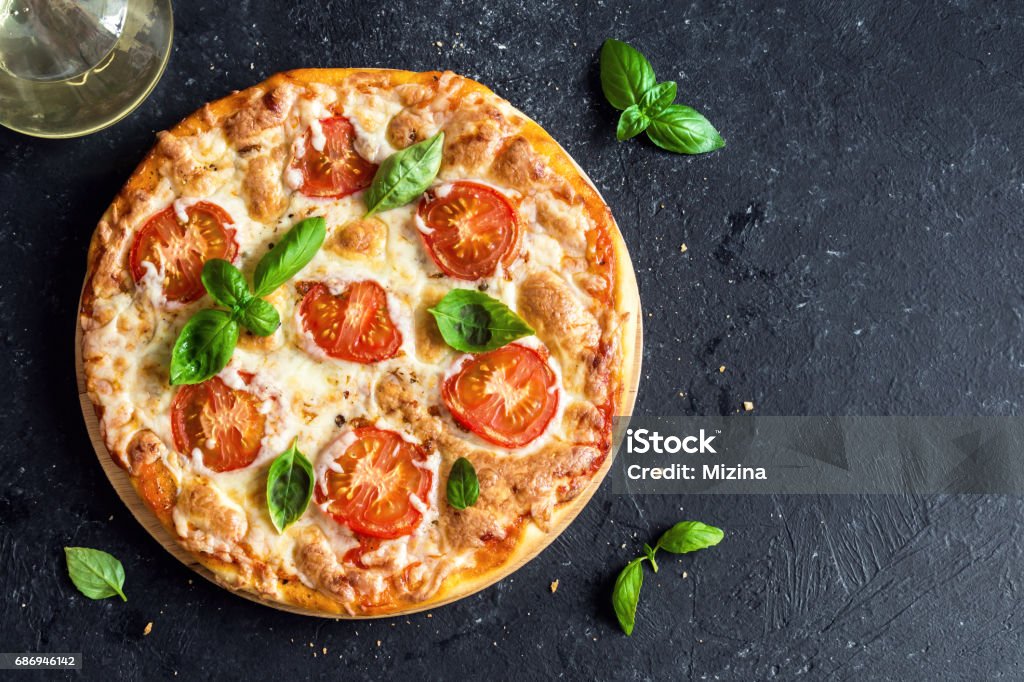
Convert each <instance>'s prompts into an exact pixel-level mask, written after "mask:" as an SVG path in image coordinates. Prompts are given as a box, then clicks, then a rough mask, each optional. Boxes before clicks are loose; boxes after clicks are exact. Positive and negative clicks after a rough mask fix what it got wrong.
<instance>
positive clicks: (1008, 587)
mask: <svg viewBox="0 0 1024 682" xmlns="http://www.w3.org/2000/svg"><path fill="white" fill-rule="evenodd" d="M175 4H176V17H175V19H176V24H177V28H176V32H175V48H174V54H173V57H172V59H171V62H170V66H169V68H168V71H167V73H166V75H165V76H164V78H163V80H162V82H161V83H160V84H159V86H158V87H157V89H156V91H155V92H154V94H153V95H152V97H150V99H149V100H148V101H147V102H146V103H145V104H143V106H142V107H141V108H140V109H138V110H137V111H136V112H135V113H134V114H132V116H131V117H130V118H128V119H127V120H125V121H123V122H121V123H120V124H118V125H116V126H114V127H113V128H110V129H108V130H105V131H103V132H101V133H98V134H95V135H92V136H90V137H87V138H84V139H77V140H68V141H45V140H35V139H30V138H26V137H22V136H19V135H16V134H13V133H10V132H8V131H0V235H2V248H0V319H2V321H3V327H2V334H0V377H2V379H0V382H2V383H0V385H2V392H3V398H2V400H0V433H2V434H3V439H2V441H0V453H2V461H0V463H2V466H0V482H2V486H0V567H2V575H0V579H2V594H3V597H2V598H0V649H2V650H4V651H34V652H52V651H81V652H83V653H84V657H85V666H86V673H87V676H88V677H99V676H100V675H101V674H102V675H103V676H104V677H107V676H110V677H119V678H130V679H155V678H165V677H173V676H174V675H175V674H176V675H177V676H178V678H180V679H186V680H187V679H206V678H215V677H216V678H227V679H235V678H240V677H246V678H249V679H264V678H266V679H270V678H293V677H305V676H310V677H311V676H324V677H331V678H334V679H340V678H344V679H360V678H410V679H419V678H425V677H426V678H435V677H438V678H447V679H469V678H474V679H507V678H517V679H550V678H556V677H559V676H563V677H565V678H569V679H587V678H601V679H603V678H617V679H652V678H659V679H664V678H675V679H679V678H695V679H735V680H753V679H772V678H778V679H794V678H801V679H851V678H852V679H945V678H952V679H969V680H979V679H988V678H992V677H998V676H1002V677H1004V678H1009V679H1020V678H1021V677H1022V675H1024V671H1022V665H1021V663H1022V660H1024V658H1022V654H1021V646H1022V642H1021V633H1022V625H1024V610H1022V609H1020V608H1018V601H1019V599H1020V596H1021V590H1022V589H1024V562H1022V556H1021V555H1022V531H1024V526H1022V519H1024V501H1022V500H1021V499H1020V498H1018V497H997V496H984V497H940V498H928V499H923V498H915V499H910V498H895V497H870V498H862V497H814V496H804V497H784V496H762V497H731V498H727V497H713V496H707V497H700V496H693V497H653V496H651V497H636V498H632V499H631V498H628V497H620V496H616V495H613V494H612V492H611V490H610V485H608V482H606V484H605V485H604V486H602V488H601V489H600V490H599V491H598V493H597V495H596V496H595V497H594V499H593V501H592V502H591V504H590V505H589V507H588V508H587V509H586V510H585V511H584V512H583V513H582V515H581V516H580V517H579V519H578V520H577V521H576V522H575V524H573V525H572V527H571V528H569V530H568V531H567V532H566V533H564V534H563V535H562V536H561V537H560V538H559V539H558V540H557V541H555V542H554V544H553V545H552V546H551V547H550V548H549V549H547V550H546V551H545V552H544V553H543V554H542V555H541V556H540V557H539V558H537V559H536V560H535V561H533V562H532V563H530V564H529V565H528V566H526V567H524V568H523V569H522V570H520V571H519V572H517V573H516V574H515V575H514V576H512V577H509V578H507V579H505V580H503V581H502V582H501V583H500V584H498V585H496V586H494V587H492V588H490V589H488V590H486V591H484V592H483V593H481V594H478V595H475V596H473V597H470V598H468V599H465V600H463V601H462V602H459V603H458V604H455V605H452V606H447V607H444V608H441V609H437V610H435V611H434V612H432V613H430V614H426V615H425V614H419V615H414V616H411V617H408V618H394V619H389V620H381V621H377V622H332V621H324V620H316V619H310V618H303V617H299V616H293V615H290V614H285V613H280V612H276V611H274V610H271V609H269V608H266V607H261V606H258V605H255V604H251V603H249V602H247V601H244V600H242V599H240V598H238V597H235V596H232V595H230V594H228V593H227V592H225V591H223V590H221V589H219V588H217V587H215V586H214V585H212V584H208V583H207V582H205V581H203V580H202V579H200V578H198V577H196V576H194V575H193V574H192V573H190V571H189V570H187V569H186V568H184V567H183V566H181V565H179V564H178V563H177V562H176V561H174V560H172V559H171V557H170V556H168V555H167V553H166V552H164V551H163V550H162V549H161V548H160V546H159V545H158V544H157V543H156V542H155V541H154V540H152V539H151V538H150V537H149V536H148V535H147V534H146V532H145V531H144V530H143V529H142V528H141V527H140V526H139V525H138V524H137V523H136V522H135V521H134V520H133V518H132V517H131V516H130V515H129V513H128V512H127V510H126V509H125V507H124V505H123V504H122V503H121V502H120V500H119V499H118V498H117V496H116V495H115V494H114V491H113V490H112V488H111V486H110V485H109V483H108V482H107V480H106V479H105V478H104V476H103V473H102V471H101V469H100V467H99V465H98V463H97V462H96V459H95V457H94V456H93V453H92V450H91V449H90V446H89V441H88V439H87V437H86V432H85V428H84V426H83V423H82V420H81V417H80V415H79V408H78V404H77V402H76V397H75V383H74V375H73V371H72V346H73V344H72V332H73V327H74V324H75V319H74V314H75V304H76V299H77V296H78V291H79V287H80V284H81V279H82V275H83V273H84V267H85V261H84V259H85V252H86V246H87V243H88V240H89V236H90V234H91V232H92V230H93V227H94V225H95V223H96V221H97V219H98V217H99V216H100V214H101V213H102V211H103V210H104V208H105V207H106V205H107V204H108V202H109V201H110V199H111V198H112V197H113V196H114V194H115V193H116V191H117V190H118V188H119V187H120V185H121V184H122V183H123V182H124V180H125V179H126V178H127V176H128V175H129V173H130V172H131V170H132V169H133V168H134V166H135V165H136V163H138V161H139V160H140V159H141V158H142V156H143V154H144V153H145V152H146V150H148V149H149V147H150V146H151V145H152V144H153V141H154V133H155V132H156V131H157V130H160V129H163V128H166V127H168V126H170V125H172V124H174V123H175V122H176V121H178V120H179V119H181V118H182V117H184V116H185V115H187V114H188V113H190V112H191V111H192V110H193V109H195V108H197V107H198V106H199V105H201V104H202V103H203V102H205V101H208V100H211V99H215V98H217V97H220V96H222V95H225V94H227V93H228V92H230V91H231V90H233V89H237V88H244V87H246V86H248V85H251V84H254V83H256V82H258V81H259V80H261V79H262V78H264V77H265V76H268V75H270V74H272V73H274V72H276V71H279V70H284V69H288V68H292V67H301V66H381V67H384V66H386V67H398V68H406V69H414V70H423V69H435V68H442V69H443V68H448V69H453V70H455V71H458V72H461V73H464V74H466V75H468V76H471V77H474V78H477V79H479V80H481V81H482V82H484V83H486V84H488V85H490V86H492V87H493V88H494V89H495V90H496V91H497V92H498V93H499V94H500V95H502V96H504V97H506V98H508V99H509V100H510V101H511V102H512V103H513V104H515V105H516V106H518V107H519V108H520V109H522V110H523V111H525V112H526V113H527V114H529V115H530V116H532V117H533V118H535V119H536V120H537V121H538V122H540V123H541V124H542V125H543V126H544V127H545V128H547V130H549V131H550V132H551V133H552V135H554V137H555V138H557V139H558V140H559V141H560V142H561V143H562V144H563V145H564V146H565V147H566V149H568V150H569V152H570V153H571V154H573V155H574V156H575V158H576V159H577V160H578V161H579V163H580V164H581V165H582V166H583V168H585V169H586V170H587V171H588V172H589V174H590V175H591V177H592V178H593V180H594V182H595V183H596V184H597V186H598V188H599V189H600V190H601V191H602V192H603V193H604V196H605V197H606V199H607V200H608V202H609V204H610V205H611V206H612V208H613V210H614V212H615V215H616V217H617V218H618V220H619V223H620V225H621V228H622V231H623V234H624V236H625V239H626V242H627V243H628V245H629V248H630V251H631V252H632V254H633V262H634V264H635V267H636V271H637V274H638V276H639V280H640V288H641V292H642V296H643V303H644V310H645V318H644V324H645V326H646V330H647V335H646V344H645V352H644V375H643V379H642V382H641V390H640V399H639V402H638V405H637V409H638V411H639V412H640V413H646V414H691V413H693V414H718V413H731V412H734V411H736V410H738V409H741V405H742V401H744V400H752V401H753V402H754V403H755V404H756V406H757V411H758V413H760V414H785V415H799V414H939V415H941V414H985V415H1003V414H1016V413H1019V412H1020V411H1021V407H1020V394H1021V389H1022V388H1024V340H1022V337H1021V320H1022V316H1024V301H1022V297H1021V292H1022V290H1024V269H1022V267H1021V263H1022V260H1021V251H1022V237H1021V225H1020V216H1021V211H1022V208H1024V169H1022V167H1021V163H1022V158H1024V136H1022V134H1021V122H1022V120H1024V53H1022V46H1024V6H1022V5H1021V4H1019V3H1012V2H1000V3H989V2H984V3H983V2H979V1H971V0H963V1H961V2H916V3H899V2H852V1H851V2H820V1H815V2H778V3H777V2H758V1H756V0H742V1H739V2H730V3H716V2H710V1H706V0H694V1H692V2H672V1H669V0H664V1H659V2H651V3H645V2H634V3H623V2H613V1H612V0H607V1H605V2H576V3H570V2H555V1H548V2H540V3H534V2H526V3H523V2H517V1H515V0H512V1H505V0H483V1H481V2H449V1H441V2H425V3H413V2H401V1H395V2H388V3H372V2H365V0H364V1H363V2H340V1H336V2H331V1H328V2H316V1H314V0H303V1H297V2H287V3H277V2H255V1H249V0H238V1H236V2H209V1H207V0H200V1H195V2H184V1H181V2H177V3H175ZM609 36H615V37H619V38H621V39H624V40H627V41H630V42H632V43H633V44H635V45H637V46H638V47H640V48H641V49H642V50H643V51H644V52H646V53H647V55H649V57H650V58H651V61H652V62H653V64H654V67H655V69H656V71H657V73H658V75H659V76H660V77H661V78H662V79H674V80H676V81H678V82H679V92H680V101H683V102H686V103H688V104H691V105H693V106H695V107H697V108H698V109H699V110H701V111H702V112H704V113H705V114H706V115H707V116H708V117H709V118H710V119H711V120H712V121H713V122H714V123H715V125H716V126H717V127H718V128H719V129H720V130H721V131H722V134H723V135H724V137H725V138H726V139H727V140H728V143H729V144H728V146H727V147H726V148H725V149H724V150H722V151H719V152H716V153H714V154H711V155H708V156H703V157H692V158H690V157H681V156H675V155H671V154H668V153H664V152H661V151H660V150H658V149H656V148H654V147H653V146H652V145H651V144H649V143H647V142H646V141H641V140H634V141H632V142H629V143H624V144H619V143H617V142H616V141H615V139H614V128H615V112H614V111H613V110H612V109H611V108H610V107H609V106H608V105H607V104H606V103H605V102H604V100H603V98H602V97H601V93H600V89H599V83H598V76H597V73H598V71H597V53H598V49H599V48H600V45H601V42H602V40H603V39H604V38H606V37H609ZM683 243H685V244H686V245H687V246H688V248H689V250H688V251H687V252H686V253H685V254H684V253H681V252H680V245H681V244H683ZM720 365H725V367H726V370H725V372H724V373H721V372H719V369H718V368H719V366H720ZM690 518H694V519H701V520H704V521H707V522H709V523H714V524H716V525H719V526H721V527H723V528H724V529H726V531H727V534H726V538H725V541H724V542H722V544H721V545H720V546H719V547H717V548H715V549H714V550H711V551H707V552H703V553H699V554H696V555H690V556H688V557H684V558H681V559H675V558H670V557H668V556H666V557H664V558H663V560H662V561H661V572H660V573H659V574H658V575H657V576H655V575H653V574H652V573H650V572H648V574H647V582H646V584H645V585H644V592H643V596H642V599H641V605H640V610H639V616H638V625H637V630H636V633H635V634H634V636H633V637H632V638H627V637H625V636H623V635H622V633H621V632H619V630H618V629H617V626H616V624H615V621H614V617H613V615H612V611H611V608H610V606H609V592H610V588H611V585H612V582H613V580H614V577H615V575H616V573H617V571H618V569H619V568H620V567H621V566H622V565H623V564H624V563H625V562H626V561H627V560H628V559H630V558H632V557H633V556H634V555H635V554H636V553H637V550H638V548H639V546H640V544H641V543H642V542H643V541H644V540H647V539H649V538H652V537H655V536H656V534H657V533H659V532H661V531H662V530H663V529H665V528H666V527H668V526H669V525H671V524H672V523H674V522H675V521H677V520H680V519H690ZM68 544H76V545H77V544H80V545H87V546H94V547H101V548H104V549H107V550H109V551H111V552H113V553H114V554H115V555H117V556H118V557H120V558H121V560H122V561H123V562H124V564H125V568H126V570H127V574H128V580H127V584H126V588H125V589H126V591H127V593H128V595H129V601H128V603H127V604H123V603H120V602H119V601H113V600H107V601H105V602H92V601H89V600H87V599H84V598H83V597H81V596H80V595H78V594H77V592H76V591H75V590H74V588H73V587H72V586H71V584H70V582H69V581H68V579H67V577H66V573H65V567H64V560H63V556H62V550H61V548H62V547H63V546H64V545H68ZM684 572H686V574H687V577H685V578H684V577H682V576H683V573H684ZM555 579H558V580H559V581H560V582H559V585H560V586H559V588H558V591H557V593H555V594H552V593H551V592H550V591H549V588H548V585H549V583H550V582H551V581H552V580H555ZM149 621H153V623H154V626H153V631H152V634H150V635H149V636H148V637H144V636H143V627H144V626H145V625H146V623H147V622H149ZM311 643H312V646H310V644H311ZM323 647H326V648H327V650H328V653H327V654H326V655H324V654H323V653H322V649H323ZM54 675H68V676H73V675H70V674H66V673H58V674H54ZM30 677H31V675H29V674H18V676H12V677H11V678H10V679H22V678H25V679H28V678H30Z"/></svg>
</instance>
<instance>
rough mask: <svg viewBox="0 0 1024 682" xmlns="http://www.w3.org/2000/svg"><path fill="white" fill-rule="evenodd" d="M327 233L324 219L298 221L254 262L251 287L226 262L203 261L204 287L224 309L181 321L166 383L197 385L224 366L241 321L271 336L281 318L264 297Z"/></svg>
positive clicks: (305, 260)
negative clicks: (168, 381)
mask: <svg viewBox="0 0 1024 682" xmlns="http://www.w3.org/2000/svg"><path fill="white" fill-rule="evenodd" d="M326 235H327V223H326V222H325V221H324V219H323V218H306V219H305V220H303V221H301V222H299V223H297V224H296V225H295V226H294V227H293V228H292V229H290V230H289V231H288V232H287V233H286V234H285V235H284V237H282V238H281V241H279V242H278V243H277V244H276V245H275V246H274V248H272V249H271V250H270V251H268V252H267V253H266V255H264V256H263V258H261V259H260V262H259V263H257V264H256V272H255V274H254V276H253V284H254V290H253V291H250V290H249V285H248V284H247V283H246V281H245V276H244V275H243V274H242V273H241V272H240V271H239V270H238V268H236V267H235V266H234V265H232V264H231V263H229V262H227V261H226V260H221V259H219V258H215V259H212V260H209V261H207V262H206V263H205V264H204V265H203V275H202V280H203V286H204V287H205V288H206V291H207V292H209V294H210V296H212V297H213V300H214V301H216V302H217V303H219V304H220V305H222V306H224V307H225V308H228V310H220V309H217V308H210V309H206V310H200V311H199V312H197V313H196V314H195V315H193V316H192V318H191V319H190V320H189V321H188V322H186V323H185V326H184V327H183V328H182V330H181V333H179V334H178V339H177V341H175V342H174V349H173V350H172V351H171V385H172V386H177V385H179V384H198V383H201V382H203V381H206V380H207V379H209V378H210V377H212V376H214V375H215V374H217V372H219V371H221V370H222V369H224V367H225V366H227V364H228V362H229V361H230V360H231V354H232V353H234V351H235V346H236V345H237V344H238V334H239V331H240V325H241V326H244V327H245V328H246V329H248V330H249V331H251V332H252V333H253V334H256V335H258V336H270V335H271V334H273V333H274V331H275V330H276V329H277V328H278V327H279V326H281V316H280V315H279V314H278V312H277V310H276V309H275V308H274V306H272V305H270V304H269V303H267V301H265V300H264V299H263V297H264V296H267V295H269V294H272V293H273V292H274V291H275V290H276V289H277V288H278V287H279V286H281V285H282V284H284V283H285V282H287V281H288V280H289V279H291V278H292V277H294V276H295V275H296V274H298V272H299V271H300V270H302V268H304V267H306V264H307V263H309V261H310V260H312V258H313V256H314V255H316V252H317V250H318V249H319V248H320V245H321V244H323V242H324V237H325V236H326Z"/></svg>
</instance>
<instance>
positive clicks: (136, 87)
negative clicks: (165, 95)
mask: <svg viewBox="0 0 1024 682" xmlns="http://www.w3.org/2000/svg"><path fill="white" fill-rule="evenodd" d="M172 32H173V19H172V13H171V0H0V125H3V126H6V127H8V128H11V129H13V130H17V131H19V132H22V133H26V134H28V135H36V136H38V137H75V136H78V135H86V134H88V133H92V132H95V131H97V130H100V129H101V128H105V127H107V126H109V125H111V124H113V123H116V122H117V121H119V120H121V119H122V118H124V117H125V116H127V115H128V114H129V113H130V112H131V111H132V110H133V109H135V107H137V106H138V105H139V104H141V103H142V101H143V100H144V99H145V98H146V96H147V95H149V93H150V92H151V91H152V90H153V87H154V86H155V85H156V83H157V81H158V80H160V76H161V74H163V71H164V67H165V66H166V65H167V59H168V57H169V56H170V53H171V34H172Z"/></svg>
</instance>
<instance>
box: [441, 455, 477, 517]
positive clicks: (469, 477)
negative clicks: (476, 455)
mask: <svg viewBox="0 0 1024 682" xmlns="http://www.w3.org/2000/svg"><path fill="white" fill-rule="evenodd" d="M447 492H448V504H450V505H451V506H452V507H454V508H455V509H458V510H460V511H461V510H463V509H465V508H466V507H472V506H473V505H474V504H476V501H477V499H478V498H479V497H480V480H479V479H478V478H477V477H476V469H475V468H474V467H473V463H472V462H470V461H469V460H468V459H466V458H465V457H459V458H458V459H457V460H455V463H454V464H452V470H451V471H450V472H449V473H448V488H447Z"/></svg>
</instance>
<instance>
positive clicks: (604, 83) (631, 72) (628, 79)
mask: <svg viewBox="0 0 1024 682" xmlns="http://www.w3.org/2000/svg"><path fill="white" fill-rule="evenodd" d="M654 84H655V78H654V69H653V68H652V67H651V64H650V62H648V61H647V58H646V57H644V56H643V55H642V54H640V53H639V52H638V51H637V50H635V49H634V48H632V47H630V46H629V45H627V44H626V43H624V42H622V41H621V40H614V39H612V38H609V39H608V40H606V41H604V45H602V46H601V90H603V91H604V96H605V98H607V100H608V102H609V103H610V104H611V105H612V106H613V107H615V108H616V109H628V108H629V107H630V106H632V105H634V104H637V103H639V102H640V98H641V97H642V96H643V94H644V93H645V92H647V91H648V90H650V89H651V88H652V87H654Z"/></svg>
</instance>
